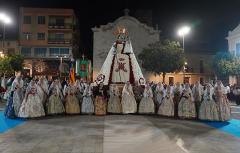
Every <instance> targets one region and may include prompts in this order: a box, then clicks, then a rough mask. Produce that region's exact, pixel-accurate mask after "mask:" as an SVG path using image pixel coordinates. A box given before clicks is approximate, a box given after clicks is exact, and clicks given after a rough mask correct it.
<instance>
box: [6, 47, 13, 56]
mask: <svg viewBox="0 0 240 153" xmlns="http://www.w3.org/2000/svg"><path fill="white" fill-rule="evenodd" d="M7 53H8V55H13V54H14V53H15V48H8V50H7Z"/></svg>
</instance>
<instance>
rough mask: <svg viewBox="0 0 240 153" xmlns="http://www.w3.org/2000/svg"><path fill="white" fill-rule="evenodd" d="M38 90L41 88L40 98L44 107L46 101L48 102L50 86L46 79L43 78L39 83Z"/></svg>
mask: <svg viewBox="0 0 240 153" xmlns="http://www.w3.org/2000/svg"><path fill="white" fill-rule="evenodd" d="M37 85H38V88H39V90H38V91H39V92H38V94H39V96H40V100H41V102H42V103H43V106H45V103H46V100H47V96H48V92H49V91H48V85H47V82H46V80H45V79H43V78H41V79H40V80H39V81H38V84H37Z"/></svg>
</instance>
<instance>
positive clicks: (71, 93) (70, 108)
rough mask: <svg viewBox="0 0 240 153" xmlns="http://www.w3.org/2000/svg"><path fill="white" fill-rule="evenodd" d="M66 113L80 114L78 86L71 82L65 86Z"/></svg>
mask: <svg viewBox="0 0 240 153" xmlns="http://www.w3.org/2000/svg"><path fill="white" fill-rule="evenodd" d="M63 93H64V96H65V111H66V114H80V105H79V101H78V99H77V96H76V87H75V86H74V84H73V83H69V84H68V85H65V87H64V92H63Z"/></svg>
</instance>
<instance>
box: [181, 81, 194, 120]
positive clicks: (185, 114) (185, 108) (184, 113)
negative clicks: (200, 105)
mask: <svg viewBox="0 0 240 153" xmlns="http://www.w3.org/2000/svg"><path fill="white" fill-rule="evenodd" d="M178 116H179V117H180V118H183V119H193V118H196V108H195V103H194V99H193V95H192V91H191V89H190V85H189V84H185V89H184V90H183V93H182V96H181V99H180V102H179V104H178Z"/></svg>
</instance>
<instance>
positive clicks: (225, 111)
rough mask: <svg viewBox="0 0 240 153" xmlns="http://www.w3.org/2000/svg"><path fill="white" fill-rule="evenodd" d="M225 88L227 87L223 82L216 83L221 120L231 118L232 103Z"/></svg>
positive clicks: (216, 95)
mask: <svg viewBox="0 0 240 153" xmlns="http://www.w3.org/2000/svg"><path fill="white" fill-rule="evenodd" d="M224 90H225V89H224V86H223V85H222V83H221V84H220V85H219V84H218V85H216V87H215V97H216V103H217V105H218V109H219V120H220V121H227V120H229V119H230V118H231V109H230V104H229V101H228V99H227V95H226V94H225V91H224Z"/></svg>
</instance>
